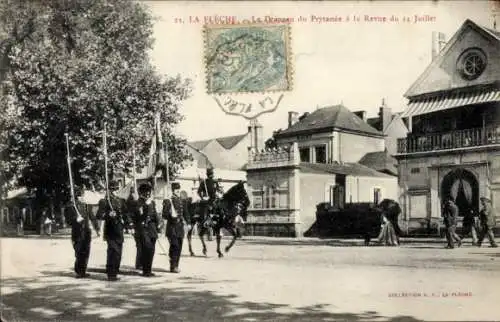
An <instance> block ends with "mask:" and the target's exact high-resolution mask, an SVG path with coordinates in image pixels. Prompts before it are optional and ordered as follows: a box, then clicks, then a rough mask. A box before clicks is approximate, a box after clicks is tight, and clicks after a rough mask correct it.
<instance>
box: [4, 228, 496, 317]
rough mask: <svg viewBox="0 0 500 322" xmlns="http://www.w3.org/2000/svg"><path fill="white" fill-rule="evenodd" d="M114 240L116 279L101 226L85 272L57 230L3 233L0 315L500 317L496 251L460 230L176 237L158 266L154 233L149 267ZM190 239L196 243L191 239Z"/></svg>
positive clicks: (132, 250)
mask: <svg viewBox="0 0 500 322" xmlns="http://www.w3.org/2000/svg"><path fill="white" fill-rule="evenodd" d="M161 243H162V245H163V246H164V247H165V248H167V247H168V242H167V240H166V239H165V238H164V237H162V239H161ZM227 243H228V240H227V239H224V240H223V246H224V245H225V244H227ZM124 245H125V246H124V250H123V259H122V267H121V271H122V274H121V276H120V277H121V280H120V281H119V282H114V283H112V282H108V281H107V280H106V275H105V273H104V267H105V259H106V244H105V242H104V241H103V240H102V238H96V237H94V239H93V241H92V249H91V256H90V261H89V269H88V272H89V273H90V274H91V277H90V278H88V279H75V278H74V277H73V276H74V273H73V271H72V267H73V260H74V257H73V250H72V247H71V242H70V240H69V238H68V237H53V238H43V237H26V238H2V239H1V251H2V266H1V269H2V270H1V277H2V279H1V280H2V286H1V292H2V312H3V320H4V321H40V320H57V321H92V320H100V319H109V320H111V321H167V320H168V321H264V320H269V321H343V320H345V321H421V320H423V321H436V320H455V321H458V320H462V321H464V320H467V321H479V320H482V321H484V320H498V319H500V309H499V308H498V304H497V302H498V298H500V288H499V286H500V283H499V282H500V256H499V255H500V253H499V251H498V249H495V248H489V247H487V246H483V248H480V249H479V248H477V247H472V246H471V244H470V240H469V241H467V242H466V243H465V245H464V246H462V248H456V249H453V250H446V249H444V246H445V242H444V240H434V241H431V242H422V241H412V242H411V243H410V241H408V242H406V243H405V241H404V240H403V242H402V246H400V247H378V246H370V247H364V246H361V245H362V241H361V240H319V239H301V240H294V239H284V238H257V237H244V238H243V240H238V241H237V243H236V244H235V246H234V247H233V248H232V249H231V251H230V252H229V253H227V254H225V257H224V258H222V259H219V258H217V256H216V252H215V246H216V244H215V241H212V242H208V251H209V253H208V257H202V256H197V257H189V255H188V251H187V243H185V244H184V248H183V257H182V259H181V263H180V270H181V273H180V274H171V273H169V272H168V271H167V269H168V266H169V265H168V256H166V255H165V254H164V253H163V251H162V249H161V247H159V245H157V247H156V256H155V259H154V263H153V271H154V272H155V273H156V275H157V276H156V277H153V278H144V277H141V276H140V275H139V273H138V272H137V271H136V270H134V269H133V264H134V258H135V244H134V241H133V239H132V238H131V237H130V236H127V238H126V240H125V244H124ZM193 245H194V249H195V252H197V254H198V255H201V244H200V242H199V240H197V239H193ZM167 251H168V250H167Z"/></svg>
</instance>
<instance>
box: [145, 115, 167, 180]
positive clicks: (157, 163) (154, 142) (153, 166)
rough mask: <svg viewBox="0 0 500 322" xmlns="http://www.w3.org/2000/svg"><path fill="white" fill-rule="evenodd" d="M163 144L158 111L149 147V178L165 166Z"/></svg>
mask: <svg viewBox="0 0 500 322" xmlns="http://www.w3.org/2000/svg"><path fill="white" fill-rule="evenodd" d="M162 146H163V138H162V134H161V126H160V113H157V114H156V115H155V120H154V134H153V137H152V138H151V146H150V148H149V161H148V169H147V176H148V178H149V177H154V176H156V173H157V172H158V170H161V169H163V168H164V167H165V155H164V153H163V149H162Z"/></svg>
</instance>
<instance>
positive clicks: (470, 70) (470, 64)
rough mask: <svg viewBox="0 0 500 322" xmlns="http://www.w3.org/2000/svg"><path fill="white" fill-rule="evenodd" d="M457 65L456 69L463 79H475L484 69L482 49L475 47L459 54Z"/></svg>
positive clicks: (484, 61)
mask: <svg viewBox="0 0 500 322" xmlns="http://www.w3.org/2000/svg"><path fill="white" fill-rule="evenodd" d="M457 65H458V66H457V67H458V70H459V71H460V74H461V75H462V77H463V78H464V79H466V80H473V79H476V78H478V77H479V76H480V75H481V74H482V73H483V72H484V70H485V69H486V55H485V54H484V53H483V51H482V50H479V49H475V48H473V49H468V50H466V51H465V52H464V53H463V54H462V55H460V57H459V58H458V62H457Z"/></svg>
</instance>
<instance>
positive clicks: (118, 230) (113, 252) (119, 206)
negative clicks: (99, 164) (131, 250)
mask: <svg viewBox="0 0 500 322" xmlns="http://www.w3.org/2000/svg"><path fill="white" fill-rule="evenodd" d="M108 189H109V191H110V193H109V197H107V198H106V197H105V198H104V199H101V200H100V201H99V208H98V210H97V214H96V217H97V219H100V220H102V219H103V220H104V239H105V240H106V242H107V243H108V251H107V259H106V273H107V274H108V280H109V281H118V280H119V278H118V277H117V275H118V273H119V271H120V263H121V260H122V249H123V240H124V238H123V230H124V228H126V227H127V228H128V225H129V222H128V218H127V216H126V215H125V214H126V209H125V200H123V199H121V198H119V197H118V196H116V195H115V191H116V190H118V182H116V181H111V182H110V184H109V187H108Z"/></svg>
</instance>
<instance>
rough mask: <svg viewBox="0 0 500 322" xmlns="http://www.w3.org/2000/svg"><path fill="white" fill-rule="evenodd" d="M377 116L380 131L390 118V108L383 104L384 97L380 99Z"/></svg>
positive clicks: (385, 126) (387, 124)
mask: <svg viewBox="0 0 500 322" xmlns="http://www.w3.org/2000/svg"><path fill="white" fill-rule="evenodd" d="M378 116H379V118H380V125H381V129H380V131H381V132H384V131H385V129H386V128H387V126H389V123H390V122H391V120H392V113H391V109H390V108H388V107H387V106H386V105H385V99H382V106H380V111H379V113H378Z"/></svg>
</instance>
